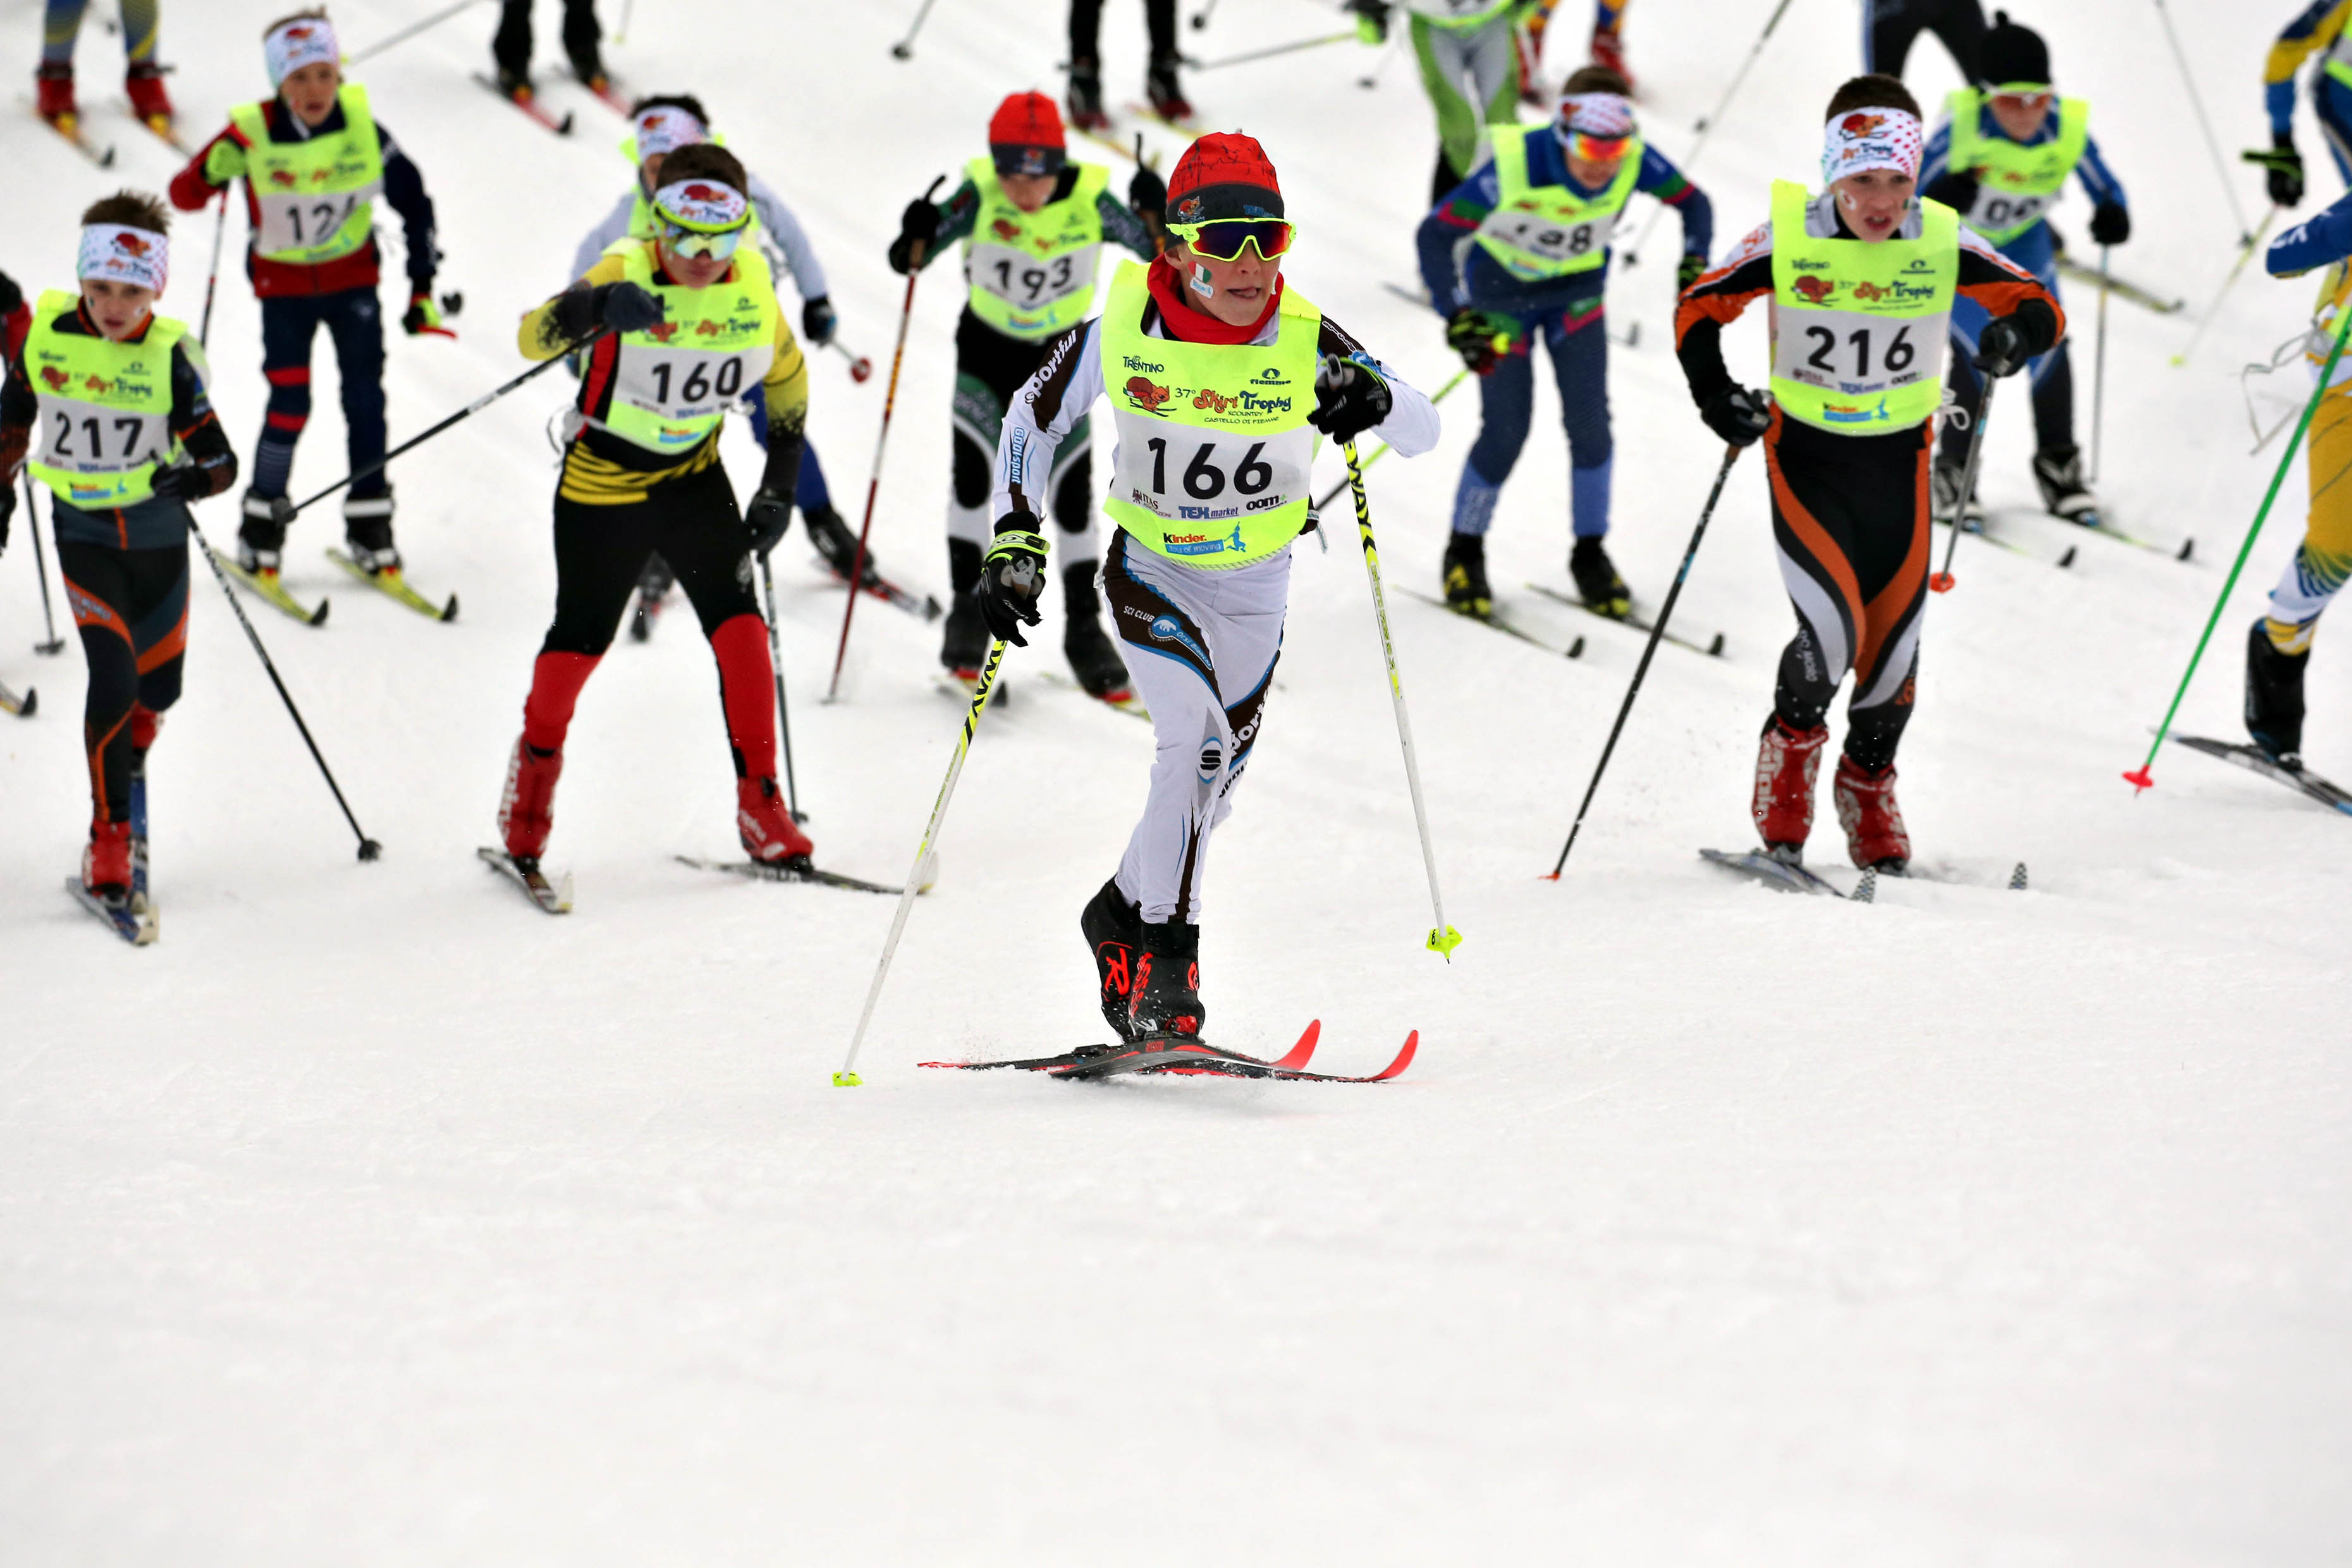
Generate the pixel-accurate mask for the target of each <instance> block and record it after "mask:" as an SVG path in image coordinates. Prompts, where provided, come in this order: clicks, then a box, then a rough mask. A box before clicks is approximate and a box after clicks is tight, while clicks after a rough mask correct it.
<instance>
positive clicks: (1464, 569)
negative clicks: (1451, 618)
mask: <svg viewBox="0 0 2352 1568" xmlns="http://www.w3.org/2000/svg"><path fill="white" fill-rule="evenodd" d="M1440 570H1442V571H1443V572H1444V574H1445V607H1446V608H1447V609H1449V610H1452V611H1454V612H1455V613H1456V614H1459V615H1465V616H1470V617H1471V618H1472V619H1474V620H1481V621H1483V620H1486V619H1489V618H1490V617H1492V616H1493V615H1494V613H1495V593H1494V590H1493V589H1491V588H1489V587H1488V586H1487V585H1486V535H1485V534H1483V533H1456V534H1452V535H1450V536H1448V537H1447V539H1446V541H1445V560H1444V563H1443V565H1442V566H1441V568H1440Z"/></svg>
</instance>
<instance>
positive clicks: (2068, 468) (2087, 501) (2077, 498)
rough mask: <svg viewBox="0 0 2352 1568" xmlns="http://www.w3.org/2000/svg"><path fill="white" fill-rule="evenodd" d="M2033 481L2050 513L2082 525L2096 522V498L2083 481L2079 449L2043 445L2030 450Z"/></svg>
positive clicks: (2097, 502)
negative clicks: (2038, 449)
mask: <svg viewBox="0 0 2352 1568" xmlns="http://www.w3.org/2000/svg"><path fill="white" fill-rule="evenodd" d="M2033 482H2034V483H2035V484H2037V485H2039V486H2041V487H2042V505H2043V506H2044V507H2045V508H2047V509H2048V510H2049V511H2050V512H2051V513H2052V515H2053V516H2056V517H2063V518H2064V519H2065V520H2066V521H2068V522H2075V523H2080V524H2082V525H2083V526H2084V528H2096V527H2098V526H2099V498H2098V497H2096V496H2095V495H2093V494H2092V493H2091V491H2090V487H2089V486H2087V485H2085V484H2084V483H2083V449H2082V448H2081V447H2044V448H2043V449H2042V450H2041V451H2039V452H2036V453H2034V454H2033Z"/></svg>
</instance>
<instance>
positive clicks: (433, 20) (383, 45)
mask: <svg viewBox="0 0 2352 1568" xmlns="http://www.w3.org/2000/svg"><path fill="white" fill-rule="evenodd" d="M480 3H481V0H457V4H456V5H451V6H449V7H447V8H446V10H440V11H436V12H434V13H433V15H431V16H427V17H425V20H423V21H422V22H418V23H415V25H413V26H406V27H403V28H402V29H401V30H400V31H399V32H397V33H394V35H393V36H392V37H389V38H384V39H382V40H380V41H378V42H376V43H373V44H370V45H369V46H368V47H366V48H363V49H362V50H361V51H360V52H359V53H358V54H355V55H345V56H344V57H343V64H345V65H347V66H355V65H357V64H359V63H360V62H361V61H362V60H363V59H367V58H371V57H373V56H375V55H380V54H382V53H383V51H384V50H386V49H388V48H390V47H393V46H394V44H404V43H406V42H407V41H408V40H409V39H411V38H413V37H416V35H417V34H419V33H422V32H424V31H425V29H426V28H428V27H437V26H440V25H441V24H442V23H444V22H446V21H447V20H448V19H449V18H450V17H452V16H456V15H457V13H458V12H460V11H470V10H472V9H473V8H474V7H475V6H476V5H479V4H480ZM623 26H627V24H626V23H624V24H623ZM613 41H614V43H616V44H617V43H619V42H620V41H621V39H620V36H619V35H618V34H615V35H614V37H613Z"/></svg>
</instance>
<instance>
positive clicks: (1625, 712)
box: [1544, 447, 1740, 882]
mask: <svg viewBox="0 0 2352 1568" xmlns="http://www.w3.org/2000/svg"><path fill="white" fill-rule="evenodd" d="M1739 451H1740V449H1739V448H1738V447H1726V448H1725V449H1724V453H1723V467H1721V468H1717V469H1716V470H1715V488H1714V489H1711V490H1709V491H1707V492H1706V505H1705V506H1704V507H1702V508H1700V509H1699V514H1698V526H1697V527H1696V528H1695V529H1693V530H1691V542H1690V548H1688V549H1687V550H1685V551H1684V552H1683V563H1682V565H1681V567H1680V568H1678V569H1677V570H1676V571H1675V581H1674V585H1673V586H1672V587H1670V588H1668V589H1667V590H1666V602H1665V603H1664V604H1663V605H1659V606H1658V618H1657V620H1656V622H1655V623H1654V624H1653V625H1652V626H1651V627H1650V640H1649V642H1648V644H1647V645H1646V646H1644V647H1643V649H1642V661H1641V662H1640V663H1639V664H1637V665H1635V666H1634V667H1633V684H1632V685H1630V686H1628V687H1627V688H1625V700H1624V701H1623V703H1622V704H1621V705H1619V707H1618V709H1617V722H1615V723H1614V724H1612V725H1611V726H1609V740H1608V742H1607V743H1606V744H1605V745H1603V746H1602V747H1601V760H1600V761H1599V762H1598V763H1594V764H1593V767H1592V782H1591V784H1586V785H1585V786H1584V804H1583V805H1580V806H1578V807H1577V808H1576V820H1575V821H1574V822H1572V823H1570V825H1569V828H1568V842H1567V843H1565V844H1563V845H1561V846H1560V847H1559V859H1557V860H1555V861H1553V862H1552V867H1551V874H1550V875H1549V876H1548V877H1546V878H1545V879H1544V880H1545V881H1547V882H1557V881H1559V874H1560V871H1561V869H1562V868H1564V867H1566V866H1567V864H1568V855H1569V851H1570V850H1571V849H1573V848H1575V847H1576V836H1577V835H1578V834H1580V833H1581V832H1583V831H1584V814H1585V813H1586V812H1588V811H1591V809H1592V797H1593V796H1594V795H1597V794H1599V793H1600V790H1601V774H1602V773H1607V772H1608V771H1609V759H1610V758H1611V757H1612V756H1614V755H1615V754H1616V752H1617V737H1618V736H1620V735H1622V734H1623V733H1624V732H1625V720H1626V718H1627V717H1628V716H1629V715H1630V714H1631V713H1632V712H1633V699H1634V698H1636V697H1639V696H1640V695H1641V694H1642V678H1643V676H1646V675H1648V674H1649V673H1650V658H1651V656H1652V655H1654V654H1655V653H1656V652H1657V651H1658V642H1659V639H1661V638H1663V637H1664V636H1665V635H1666V622H1667V620H1668V619H1669V618H1670V617H1671V616H1673V615H1674V613H1675V600H1676V599H1677V598H1679V597H1681V595H1682V591H1683V584H1684V582H1685V580H1686V579H1687V578H1688V577H1689V576H1690V569H1691V563H1692V562H1694V561H1696V560H1697V559H1698V542H1699V541H1700V540H1702V539H1705V538H1706V525H1707V521H1708V520H1709V519H1711V518H1712V517H1714V516H1715V503H1716V502H1717V500H1721V499H1722V496H1723V482H1724V481H1725V480H1726V479H1729V478H1730V477H1731V465H1732V464H1734V463H1736V462H1738V461H1739Z"/></svg>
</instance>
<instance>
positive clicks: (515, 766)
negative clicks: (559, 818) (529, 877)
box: [499, 739, 563, 866]
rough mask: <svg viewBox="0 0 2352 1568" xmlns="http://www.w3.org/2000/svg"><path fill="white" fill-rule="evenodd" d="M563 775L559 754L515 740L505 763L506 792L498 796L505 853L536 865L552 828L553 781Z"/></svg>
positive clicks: (558, 752) (553, 809) (500, 833)
mask: <svg viewBox="0 0 2352 1568" xmlns="http://www.w3.org/2000/svg"><path fill="white" fill-rule="evenodd" d="M562 776H563V753H562V752H561V751H544V750H542V749H541V748H540V747H538V746H534V745H532V744H531V743H530V742H528V741H525V740H521V739H518V740H516V742H515V749H514V755H513V756H512V757H511V758H509V760H508V762H507V787H506V793H505V794H504V795H501V796H500V797H499V836H500V837H502V838H504V839H505V841H506V847H507V853H508V854H509V855H511V856H513V857H514V858H515V859H516V860H517V861H520V862H526V863H528V864H530V865H533V866H536V865H537V864H538V863H539V858H540V856H541V855H542V854H544V853H546V850H547V836H548V835H549V834H550V833H552V832H553V831H554V830H555V781H556V780H558V779H560V778H562Z"/></svg>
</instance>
